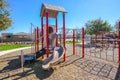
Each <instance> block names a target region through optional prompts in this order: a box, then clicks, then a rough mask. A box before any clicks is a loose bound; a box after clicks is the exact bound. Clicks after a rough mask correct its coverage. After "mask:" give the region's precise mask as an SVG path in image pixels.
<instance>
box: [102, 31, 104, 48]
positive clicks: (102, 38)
mask: <svg viewBox="0 0 120 80" xmlns="http://www.w3.org/2000/svg"><path fill="white" fill-rule="evenodd" d="M103 34H104V33H103V32H102V50H103Z"/></svg>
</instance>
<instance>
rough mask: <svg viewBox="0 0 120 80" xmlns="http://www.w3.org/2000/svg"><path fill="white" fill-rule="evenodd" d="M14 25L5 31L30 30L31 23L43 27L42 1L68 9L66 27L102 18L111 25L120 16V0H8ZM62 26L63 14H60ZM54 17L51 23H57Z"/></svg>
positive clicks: (76, 26)
mask: <svg viewBox="0 0 120 80" xmlns="http://www.w3.org/2000/svg"><path fill="white" fill-rule="evenodd" d="M8 2H9V4H10V6H11V9H12V12H11V16H10V17H11V18H12V20H13V25H12V27H11V28H9V29H8V30H6V31H5V32H12V33H17V32H27V33H28V32H30V23H33V24H34V25H36V26H39V27H41V23H40V22H41V21H40V9H41V5H42V3H47V4H53V5H58V6H62V7H64V8H65V9H66V10H67V12H68V13H67V14H66V27H73V28H78V27H79V28H81V27H83V26H84V25H85V23H86V22H87V21H88V20H93V19H97V18H101V19H103V20H107V21H108V22H109V23H110V24H111V25H114V23H115V22H116V21H117V20H118V19H119V18H120V6H119V5H120V0H8ZM58 19H59V21H58V23H59V27H62V14H61V13H60V14H59V16H58ZM54 21H55V20H54V19H50V20H49V24H55V23H54Z"/></svg>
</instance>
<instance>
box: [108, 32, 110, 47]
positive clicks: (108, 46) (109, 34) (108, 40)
mask: <svg viewBox="0 0 120 80" xmlns="http://www.w3.org/2000/svg"><path fill="white" fill-rule="evenodd" d="M108 36H109V37H108V48H109V46H110V32H108Z"/></svg>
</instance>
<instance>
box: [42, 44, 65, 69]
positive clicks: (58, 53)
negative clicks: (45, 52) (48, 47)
mask: <svg viewBox="0 0 120 80" xmlns="http://www.w3.org/2000/svg"><path fill="white" fill-rule="evenodd" d="M64 51H65V50H64V48H63V47H62V46H60V47H55V48H54V51H53V54H52V55H51V56H50V57H49V58H47V59H46V60H45V61H44V62H43V64H42V68H43V69H44V70H47V69H49V68H50V67H51V65H52V64H54V63H56V62H59V61H60V59H61V58H63V55H64Z"/></svg>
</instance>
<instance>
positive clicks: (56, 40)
mask: <svg viewBox="0 0 120 80" xmlns="http://www.w3.org/2000/svg"><path fill="white" fill-rule="evenodd" d="M57 32H58V19H57V17H56V33H57ZM57 36H58V35H57ZM56 46H58V37H56Z"/></svg>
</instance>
